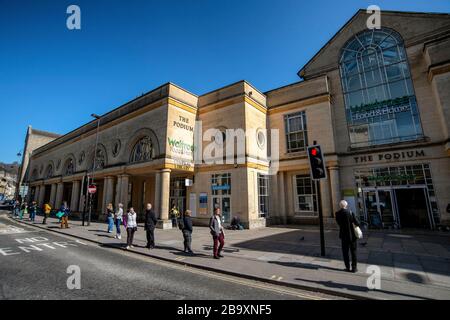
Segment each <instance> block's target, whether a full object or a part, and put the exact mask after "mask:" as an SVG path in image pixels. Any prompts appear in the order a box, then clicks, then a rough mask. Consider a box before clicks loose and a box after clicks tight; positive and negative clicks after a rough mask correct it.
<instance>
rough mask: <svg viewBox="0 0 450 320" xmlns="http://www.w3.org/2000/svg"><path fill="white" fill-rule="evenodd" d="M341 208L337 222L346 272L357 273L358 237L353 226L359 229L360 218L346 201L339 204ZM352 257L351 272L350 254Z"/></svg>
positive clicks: (337, 215) (337, 213)
mask: <svg viewBox="0 0 450 320" xmlns="http://www.w3.org/2000/svg"><path fill="white" fill-rule="evenodd" d="M339 207H340V208H341V209H340V210H339V211H338V212H336V222H337V224H338V225H339V238H340V239H341V241H342V255H343V257H344V263H345V271H347V272H350V271H351V272H353V273H355V272H357V271H358V269H357V261H356V248H357V239H358V238H357V237H356V234H355V229H354V227H353V225H355V226H358V227H359V221H358V218H356V216H355V214H354V213H353V212H351V211H350V210H349V209H348V203H347V201H345V200H342V201H341V202H339ZM349 251H350V255H351V257H352V269H351V270H350V259H349V255H348V252H349Z"/></svg>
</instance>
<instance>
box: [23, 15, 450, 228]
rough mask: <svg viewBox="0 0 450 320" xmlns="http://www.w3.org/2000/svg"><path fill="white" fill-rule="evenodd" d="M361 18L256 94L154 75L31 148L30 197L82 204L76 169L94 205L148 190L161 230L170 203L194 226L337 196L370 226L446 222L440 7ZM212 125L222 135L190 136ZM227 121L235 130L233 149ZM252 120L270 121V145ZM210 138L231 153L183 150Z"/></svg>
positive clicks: (272, 217)
mask: <svg viewBox="0 0 450 320" xmlns="http://www.w3.org/2000/svg"><path fill="white" fill-rule="evenodd" d="M367 19H368V14H366V12H365V11H363V10H360V11H358V12H357V13H356V14H355V15H354V16H353V17H352V18H351V19H350V20H349V21H348V22H347V23H346V24H345V25H344V26H343V27H342V28H341V29H340V30H339V31H338V32H337V33H336V34H335V36H334V37H333V38H332V39H330V40H329V41H328V43H327V44H326V45H325V46H324V47H323V48H322V49H321V50H320V51H319V52H317V54H316V55H315V56H314V57H312V59H311V60H310V61H309V62H308V63H307V64H306V65H305V66H304V67H303V68H302V69H301V70H300V71H299V73H298V75H299V76H300V78H301V81H299V82H297V83H293V84H291V85H288V86H285V87H282V88H277V89H274V90H271V91H269V92H265V93H263V92H260V91H258V89H257V88H255V87H253V86H252V85H251V84H249V83H248V82H246V81H239V82H237V83H234V84H231V85H229V86H226V87H224V88H220V89H217V90H215V91H213V92H210V93H207V94H204V95H201V96H197V95H195V94H192V93H190V92H188V91H186V90H185V89H183V88H180V87H178V86H176V85H174V84H172V83H168V84H165V85H163V86H161V87H159V88H156V89H154V90H152V91H150V92H148V93H146V94H144V95H142V96H141V97H139V98H137V99H134V100H132V101H130V102H128V103H126V104H124V105H122V106H120V107H118V108H116V109H114V110H112V111H111V112H108V113H106V114H105V115H103V116H101V117H100V119H99V120H93V121H92V122H90V123H87V124H85V125H83V126H81V127H80V128H78V129H76V130H74V131H72V132H70V133H68V134H66V135H63V136H61V137H59V138H57V139H55V140H53V141H51V142H49V143H47V144H45V145H43V146H41V147H39V148H38V149H36V150H34V152H33V154H32V162H31V172H32V175H31V177H32V182H31V186H32V190H33V191H32V192H33V195H34V198H35V200H37V201H38V202H39V203H40V204H43V203H44V202H50V203H51V204H52V205H53V206H56V207H58V206H60V205H61V203H62V201H64V200H65V201H68V202H69V205H70V207H71V208H72V210H73V211H75V212H77V211H83V210H86V201H85V200H86V197H87V193H86V185H87V177H88V176H89V177H91V178H92V177H93V178H94V183H95V184H96V185H97V187H98V192H97V193H96V194H95V196H94V199H93V206H94V211H95V212H96V213H97V214H98V215H100V216H101V215H102V214H103V213H104V210H105V207H106V205H107V204H108V203H114V204H116V205H117V204H118V203H119V202H120V203H123V204H124V205H125V207H130V206H133V207H134V208H135V209H136V211H137V212H139V213H140V214H142V212H143V209H144V206H145V204H146V203H148V202H151V203H152V204H154V207H155V208H156V211H157V213H158V215H159V219H160V227H162V228H170V227H171V224H170V222H169V210H170V207H171V206H172V205H175V206H177V207H178V208H179V209H180V210H182V211H183V210H185V209H191V210H192V211H193V215H194V219H195V222H196V223H197V224H206V223H207V222H208V219H209V217H210V215H211V213H212V211H213V208H214V207H217V206H218V207H220V208H221V209H222V212H223V219H224V222H225V223H229V222H230V221H231V219H232V218H233V217H239V218H240V220H241V222H243V223H244V225H245V226H246V227H248V228H257V227H263V226H265V225H267V224H315V223H317V221H318V210H319V208H321V210H322V212H323V214H324V216H325V218H326V220H327V222H329V223H332V222H333V220H334V219H333V216H334V212H335V211H336V210H337V204H338V202H339V200H341V199H342V198H345V199H347V201H348V202H349V203H350V206H351V207H352V209H353V210H354V211H355V212H357V213H358V214H359V215H360V217H361V218H362V220H363V221H365V222H367V223H368V224H369V225H370V226H373V227H394V228H400V227H403V228H404V227H414V228H435V227H436V226H438V225H441V224H447V225H448V224H450V213H449V212H448V208H447V206H448V204H449V203H450V192H448V190H450V90H449V88H450V15H448V14H430V13H407V12H392V11H384V12H382V19H381V23H382V26H381V29H368V28H367V26H366V21H367ZM305 45H307V44H305ZM97 125H99V129H98V136H97ZM213 128H215V129H218V130H219V131H220V132H223V133H224V134H223V136H222V139H221V138H220V135H219V136H217V135H215V136H210V137H209V138H210V139H206V141H205V139H203V141H202V142H200V143H195V142H196V141H197V140H194V138H195V137H196V134H197V136H198V134H200V136H202V137H203V138H204V137H205V135H208V134H207V132H209V129H213ZM230 129H242V130H243V131H245V133H246V135H245V141H246V144H245V148H244V149H239V148H235V147H234V143H233V141H234V138H232V139H231V140H230V139H229V137H228V135H227V134H225V133H226V132H227V130H230ZM266 129H267V130H269V131H274V130H275V129H277V130H278V132H279V145H278V147H277V148H276V147H274V146H276V144H274V143H273V142H274V141H273V140H274V138H273V137H271V136H269V134H268V133H266V132H265V130H266ZM250 132H251V134H250ZM223 138H225V141H223ZM213 140H216V143H218V144H219V145H222V147H223V148H224V149H226V148H227V147H228V146H229V145H231V146H232V147H231V149H233V150H234V151H235V156H234V158H233V159H234V160H236V161H234V160H233V161H232V162H227V161H225V162H223V163H220V161H215V162H213V163H210V162H205V161H203V162H197V161H194V155H195V154H196V153H198V152H200V151H201V150H203V151H205V150H208V148H209V145H210V143H211V141H213ZM96 141H98V144H97V148H95V146H96ZM314 141H317V143H318V144H320V145H321V146H322V150H323V151H324V154H325V159H326V166H327V179H326V180H321V181H320V183H319V184H318V187H316V185H315V183H314V182H313V181H311V178H310V175H309V164H308V158H307V154H306V147H307V146H308V145H312V144H313V142H314ZM235 149H236V150H235ZM277 151H278V152H277ZM277 153H278V154H279V168H278V172H277V173H276V174H275V175H273V174H270V175H269V173H271V172H270V170H271V169H270V168H271V167H272V165H273V162H272V161H273V160H274V157H273V155H274V154H277ZM214 155H215V156H216V158H217V159H216V160H220V159H221V158H222V156H221V155H220V153H219V155H216V153H214ZM269 155H270V156H269ZM239 156H242V158H243V161H237V158H238V157H239ZM94 159H95V161H94ZM241 160H242V159H241ZM93 169H95V170H93ZM89 183H92V181H91V182H89ZM319 193H320V195H321V197H320V203H319V199H318V194H319Z"/></svg>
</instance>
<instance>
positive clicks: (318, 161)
mask: <svg viewBox="0 0 450 320" xmlns="http://www.w3.org/2000/svg"><path fill="white" fill-rule="evenodd" d="M308 158H309V165H310V167H311V177H312V179H313V180H320V179H326V178H327V170H326V167H325V160H324V159H323V154H322V150H321V148H320V145H314V146H309V147H308Z"/></svg>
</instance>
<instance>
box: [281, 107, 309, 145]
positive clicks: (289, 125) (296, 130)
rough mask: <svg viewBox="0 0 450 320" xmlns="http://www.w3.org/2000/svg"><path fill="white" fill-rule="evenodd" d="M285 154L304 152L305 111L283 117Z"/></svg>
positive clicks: (306, 138)
mask: <svg viewBox="0 0 450 320" xmlns="http://www.w3.org/2000/svg"><path fill="white" fill-rule="evenodd" d="M284 123H285V129H286V143H287V152H299V151H305V150H306V147H307V145H308V135H307V131H306V113H305V111H301V112H297V113H292V114H287V115H285V116H284Z"/></svg>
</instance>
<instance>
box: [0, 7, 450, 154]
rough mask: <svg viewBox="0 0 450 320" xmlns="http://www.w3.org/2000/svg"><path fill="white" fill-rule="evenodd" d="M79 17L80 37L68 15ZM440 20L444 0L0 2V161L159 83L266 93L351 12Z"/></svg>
mask: <svg viewBox="0 0 450 320" xmlns="http://www.w3.org/2000/svg"><path fill="white" fill-rule="evenodd" d="M71 4H76V5H78V6H79V7H80V8H81V30H75V31H70V30H68V29H67V27H66V19H67V17H68V16H69V15H68V14H67V13H66V9H67V7H68V6H69V5H71ZM371 4H376V5H379V6H380V7H381V9H385V10H401V11H425V12H447V13H448V12H450V1H449V0H421V1H419V0H408V1H405V0H386V1H381V0H372V1H362V0H359V1H356V0H345V1H336V0H333V1H325V0H316V1H303V0H277V1H275V0H272V1H265V0H247V1H246V0H220V1H219V0H164V1H163V0H158V1H156V0H154V1H152V0H140V1H139V0H126V1H125V0H108V1H107V0H71V1H66V0H28V1H25V0H0V110H1V115H0V117H1V127H0V128H1V137H2V145H1V147H0V161H4V162H13V161H16V160H18V158H17V156H16V154H17V152H19V151H21V149H22V148H23V143H24V137H25V132H26V129H27V126H28V125H31V126H32V127H33V128H36V129H41V130H46V131H51V132H56V133H60V134H63V133H67V132H69V131H71V130H73V129H75V128H77V127H79V126H81V125H83V124H84V123H86V122H88V121H90V114H91V113H98V114H103V113H105V112H107V111H109V110H111V109H113V108H115V107H117V106H119V105H121V104H123V103H125V102H127V101H129V100H131V99H134V98H135V97H137V96H139V95H141V94H142V93H144V92H147V91H149V90H151V89H153V88H156V87H158V86H160V85H161V84H164V83H166V82H168V81H171V82H174V83H176V84H178V85H180V86H182V87H183V88H185V89H187V90H189V91H191V92H193V93H195V94H199V95H200V94H203V93H206V92H208V91H211V90H214V89H217V88H220V87H222V86H225V85H228V84H230V83H233V82H235V81H238V80H242V79H245V80H248V81H249V82H250V83H252V84H253V85H254V86H256V87H257V88H258V89H259V90H261V91H267V90H270V89H273V88H276V87H279V86H283V85H286V84H289V83H292V82H296V81H298V80H299V78H298V77H297V74H296V73H297V71H298V70H299V69H300V68H301V67H302V66H303V65H304V64H305V63H306V62H307V61H308V60H309V59H310V58H311V57H312V56H313V55H314V54H315V53H316V52H317V51H318V50H319V49H320V48H321V47H322V46H323V45H324V44H325V43H326V42H327V41H328V40H329V39H330V38H331V37H332V36H333V35H334V34H335V33H336V32H337V31H338V30H339V28H340V27H342V25H343V24H345V23H346V22H347V21H348V20H349V19H350V18H351V17H352V16H353V15H354V14H355V12H356V11H357V10H358V9H359V8H367V7H368V6H369V5H371Z"/></svg>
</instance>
